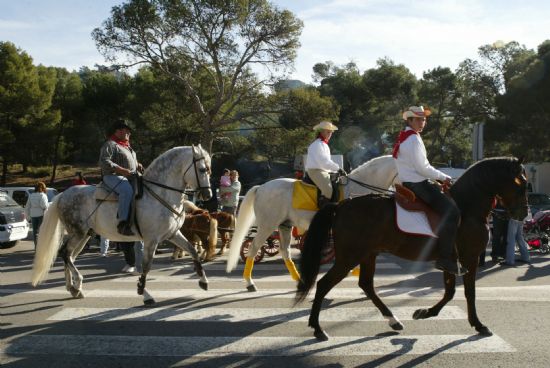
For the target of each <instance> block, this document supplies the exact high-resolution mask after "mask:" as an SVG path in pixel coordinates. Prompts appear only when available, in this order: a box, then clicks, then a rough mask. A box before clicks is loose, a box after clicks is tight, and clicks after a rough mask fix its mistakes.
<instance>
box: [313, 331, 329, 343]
mask: <svg viewBox="0 0 550 368" xmlns="http://www.w3.org/2000/svg"><path fill="white" fill-rule="evenodd" d="M313 336H315V338H316V339H317V340H319V341H328V339H329V336H328V334H327V333H326V332H325V331H323V330H318V331H315V332H314V333H313Z"/></svg>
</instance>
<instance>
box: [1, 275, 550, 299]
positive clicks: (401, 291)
mask: <svg viewBox="0 0 550 368" xmlns="http://www.w3.org/2000/svg"><path fill="white" fill-rule="evenodd" d="M128 279H129V281H132V283H134V284H135V282H136V281H137V277H136V276H133V277H128ZM182 282H183V281H181V280H180V281H177V280H172V282H171V284H174V285H178V284H181V283H182ZM196 283H197V280H194V281H193V285H196ZM270 284H271V285H272V284H273V282H270ZM243 285H244V283H242V282H240V281H239V286H242V287H238V288H226V289H214V288H211V289H209V290H207V291H204V290H201V289H199V288H198V287H195V288H191V289H170V290H160V289H155V288H154V287H152V288H151V287H150V288H149V290H150V292H151V293H152V295H153V296H154V297H155V298H160V299H172V298H194V299H198V300H200V299H203V298H207V297H209V298H213V297H215V298H222V299H247V298H268V297H276V298H283V299H293V298H294V297H295V295H296V291H295V289H294V288H293V287H292V286H290V287H288V288H277V289H260V290H259V291H257V292H254V293H250V292H247V291H246V290H245V289H244V286H243ZM134 286H135V285H134ZM377 292H378V295H379V296H380V297H381V298H383V299H392V300H396V299H399V300H420V299H429V300H438V299H441V297H442V296H443V289H441V288H431V287H416V288H413V287H399V288H391V287H389V288H388V287H381V288H377ZM84 293H85V296H86V297H87V298H132V297H136V296H137V294H136V289H135V287H128V288H124V289H120V290H116V289H92V288H90V289H87V288H86V286H85V287H84ZM2 294H3V295H10V294H20V295H22V296H24V295H29V294H41V295H68V293H67V290H66V289H65V287H54V288H41V289H21V288H13V289H11V288H5V289H0V295H2ZM314 294H315V292H314V290H312V291H311V293H310V297H311V298H312V297H313V295H314ZM327 297H328V298H333V299H358V298H365V294H364V293H363V291H362V290H361V289H360V288H358V287H353V288H344V287H337V288H334V289H332V290H331V291H330V293H329V294H328V295H327ZM453 300H465V297H464V288H463V287H458V288H457V292H456V294H455V297H454V298H453ZM476 300H489V301H524V302H550V286H549V285H533V286H510V287H477V288H476Z"/></svg>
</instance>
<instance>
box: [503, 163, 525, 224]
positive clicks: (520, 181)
mask: <svg viewBox="0 0 550 368" xmlns="http://www.w3.org/2000/svg"><path fill="white" fill-rule="evenodd" d="M522 161H523V159H517V158H510V159H509V161H508V162H509V165H508V170H505V171H504V172H503V175H502V176H501V178H500V183H499V185H498V190H497V196H496V197H497V199H498V200H500V201H501V202H502V205H503V206H504V207H505V208H506V209H507V210H508V213H509V215H510V217H512V218H513V219H516V220H519V221H523V219H524V218H525V216H527V176H526V175H525V168H524V167H523V164H522Z"/></svg>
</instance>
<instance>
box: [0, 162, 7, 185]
mask: <svg viewBox="0 0 550 368" xmlns="http://www.w3.org/2000/svg"><path fill="white" fill-rule="evenodd" d="M7 179H8V160H6V158H5V157H4V160H3V161H2V180H1V184H2V186H3V187H4V186H6V181H7Z"/></svg>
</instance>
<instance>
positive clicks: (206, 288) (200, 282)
mask: <svg viewBox="0 0 550 368" xmlns="http://www.w3.org/2000/svg"><path fill="white" fill-rule="evenodd" d="M199 286H200V287H201V289H203V290H208V283H207V282H204V281H199Z"/></svg>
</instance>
